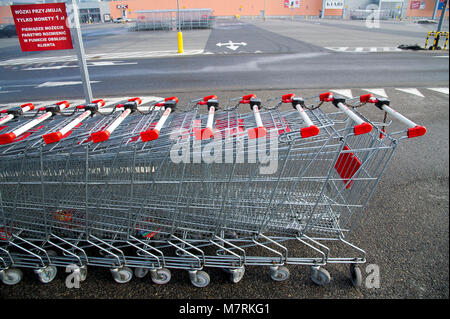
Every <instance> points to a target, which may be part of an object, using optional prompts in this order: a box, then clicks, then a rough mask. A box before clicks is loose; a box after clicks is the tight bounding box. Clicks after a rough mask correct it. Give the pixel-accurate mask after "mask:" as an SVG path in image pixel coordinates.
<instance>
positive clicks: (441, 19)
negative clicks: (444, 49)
mask: <svg viewBox="0 0 450 319" xmlns="http://www.w3.org/2000/svg"><path fill="white" fill-rule="evenodd" d="M447 2H448V1H447V0H445V1H444V4H443V5H442V12H441V18H440V19H439V24H438V27H437V32H440V31H441V29H442V23H443V22H444V17H445V10H446V9H447Z"/></svg>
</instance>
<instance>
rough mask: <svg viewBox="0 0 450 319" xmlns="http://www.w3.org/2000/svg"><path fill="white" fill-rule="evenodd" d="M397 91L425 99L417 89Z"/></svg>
mask: <svg viewBox="0 0 450 319" xmlns="http://www.w3.org/2000/svg"><path fill="white" fill-rule="evenodd" d="M396 90H397V91H402V92H405V93H409V94H413V95H416V96H420V97H425V96H424V95H423V94H422V93H420V91H419V90H418V89H414V88H408V89H397V88H396Z"/></svg>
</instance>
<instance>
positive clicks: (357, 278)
mask: <svg viewBox="0 0 450 319" xmlns="http://www.w3.org/2000/svg"><path fill="white" fill-rule="evenodd" d="M350 279H351V280H352V284H353V287H360V286H361V285H362V274H361V269H360V268H359V267H358V265H357V264H350Z"/></svg>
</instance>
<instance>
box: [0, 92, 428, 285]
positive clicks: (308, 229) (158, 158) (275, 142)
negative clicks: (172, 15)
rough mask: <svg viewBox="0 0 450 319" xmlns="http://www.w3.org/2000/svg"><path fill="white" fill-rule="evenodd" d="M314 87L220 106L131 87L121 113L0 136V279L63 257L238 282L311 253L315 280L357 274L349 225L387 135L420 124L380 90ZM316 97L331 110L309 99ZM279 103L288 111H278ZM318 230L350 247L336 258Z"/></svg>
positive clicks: (391, 137)
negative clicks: (144, 105)
mask: <svg viewBox="0 0 450 319" xmlns="http://www.w3.org/2000/svg"><path fill="white" fill-rule="evenodd" d="M316 98H317V101H315V102H314V103H316V105H314V104H313V105H312V106H311V105H307V104H306V101H305V100H303V99H302V98H299V97H296V96H295V95H294V94H286V95H283V96H282V97H278V98H277V101H278V102H277V104H276V105H275V106H274V107H269V106H268V104H269V103H267V102H266V103H262V101H261V100H259V99H258V98H257V97H256V96H255V95H253V94H248V95H244V96H242V97H239V98H237V99H232V100H231V101H230V103H231V102H233V101H234V102H236V101H237V102H236V103H237V104H236V105H234V106H231V107H229V106H227V107H224V108H220V105H219V100H218V98H217V96H215V95H210V96H206V97H204V98H201V99H196V100H193V101H191V103H190V104H189V105H188V107H187V109H186V110H180V109H178V108H177V107H176V105H177V102H178V99H177V98H176V97H170V98H166V99H161V100H159V101H157V102H155V103H153V104H152V105H151V107H150V109H149V111H147V112H137V101H139V100H137V99H135V100H131V101H126V102H125V103H123V104H124V105H122V108H124V109H125V110H124V111H122V112H119V113H120V114H111V115H109V116H105V117H97V118H96V117H92V118H88V117H89V115H87V116H86V115H84V116H86V118H83V119H82V120H80V116H83V115H79V116H78V117H76V118H75V115H73V116H72V117H70V121H69V122H67V121H65V122H64V123H60V124H59V126H58V127H57V128H56V129H53V130H47V131H49V132H48V133H47V134H50V135H48V136H50V137H51V138H50V140H49V138H48V136H47V139H43V138H42V136H41V138H37V137H35V141H33V143H28V142H27V138H24V139H23V140H21V141H15V142H14V141H13V142H12V143H9V144H5V145H4V146H2V147H1V148H0V154H1V155H0V156H1V162H0V163H1V164H0V165H1V170H0V179H1V180H2V184H1V188H0V196H1V198H0V203H1V212H2V214H1V215H0V217H1V219H0V235H1V237H0V238H1V239H2V242H1V244H2V245H1V249H0V258H1V259H0V261H1V263H0V265H3V266H2V268H1V274H2V275H1V276H2V278H3V281H4V282H5V283H7V284H14V283H17V282H18V281H20V278H21V275H20V271H19V270H17V269H16V268H17V267H29V268H33V269H35V271H36V273H37V274H38V276H39V279H40V280H41V281H42V282H50V281H51V280H52V279H53V278H54V277H55V275H56V267H67V266H69V265H75V266H74V269H75V270H76V271H77V272H78V274H79V276H80V280H82V279H85V278H86V272H87V266H88V265H89V266H101V267H108V268H110V270H111V272H112V274H113V277H114V279H115V280H116V281H117V282H119V283H124V282H128V281H129V280H131V278H132V276H133V270H132V269H134V274H135V275H136V276H138V277H142V276H144V275H145V274H147V273H148V272H150V274H151V276H152V280H153V281H154V282H155V283H157V284H164V283H167V282H168V281H169V280H170V277H171V274H170V271H169V269H184V270H188V271H189V275H190V278H191V281H192V283H193V284H194V285H195V286H198V287H204V286H206V285H207V284H208V283H209V281H210V278H209V275H208V274H207V273H206V272H205V271H204V270H203V269H204V268H207V267H217V268H222V269H224V270H226V271H227V272H228V273H229V274H230V277H231V279H232V281H233V282H238V281H240V280H241V279H242V277H243V275H244V272H245V266H249V265H260V266H267V267H270V275H271V278H272V279H274V280H277V281H282V280H286V279H287V278H288V277H289V270H288V268H287V267H286V265H290V264H292V265H308V266H310V267H311V279H312V280H313V282H315V283H316V284H319V285H324V284H326V283H328V282H329V280H330V275H329V273H328V272H327V271H326V270H325V269H324V268H323V266H324V265H326V264H327V263H349V264H350V265H351V267H350V269H351V278H352V281H353V283H354V284H355V285H356V286H357V285H360V284H361V273H360V271H359V268H358V267H357V265H358V264H360V263H363V262H365V252H364V251H363V250H362V249H360V248H358V247H357V246H356V245H354V244H352V243H350V242H349V241H348V240H347V239H348V236H349V235H350V233H351V231H352V229H353V228H354V226H355V225H356V224H357V222H358V220H359V219H360V218H361V216H362V214H363V211H364V208H365V207H366V205H367V202H368V201H369V199H370V197H371V195H372V194H373V192H374V190H375V187H376V185H377V183H378V181H379V179H380V178H381V176H382V175H383V172H384V170H385V168H386V166H387V164H388V162H389V160H390V158H391V157H392V155H393V153H394V151H395V148H396V146H397V144H398V141H399V140H401V139H403V138H406V137H415V136H420V135H423V134H425V131H426V130H425V128H423V127H421V126H418V125H416V124H415V123H414V122H412V121H410V120H407V119H406V118H405V117H403V116H401V115H399V114H398V113H396V112H395V111H393V110H392V109H391V108H390V106H389V101H387V100H383V99H376V98H374V97H373V96H368V95H365V96H361V97H360V104H358V105H354V106H353V107H351V106H350V107H349V105H348V103H346V101H345V99H343V98H340V97H335V96H333V95H332V94H331V93H329V92H326V93H323V94H321V95H319V96H317V97H316ZM271 101H273V100H271ZM327 102H330V103H332V105H333V106H334V107H336V111H335V112H326V111H324V110H323V108H321V106H322V105H323V104H324V103H327ZM286 103H288V104H290V105H291V106H292V110H289V111H281V110H280V108H279V106H280V105H281V104H286ZM367 103H374V104H375V105H376V106H377V107H378V108H380V109H382V110H383V111H385V112H386V113H388V114H391V115H392V116H394V117H395V118H396V119H399V120H400V121H402V122H403V123H404V124H406V125H407V126H408V129H407V130H402V131H399V132H394V133H388V132H386V129H385V128H386V127H389V123H376V122H373V121H370V120H369V119H368V118H366V117H365V116H364V115H363V114H361V113H360V112H359V107H360V106H362V105H363V104H367ZM100 104H102V103H100ZM245 105H249V106H250V111H251V112H248V111H246V112H245V111H243V110H242V107H243V106H245ZM205 106H206V107H205ZM202 108H204V109H202ZM84 109H85V112H87V111H86V107H84ZM116 113H117V112H116ZM83 114H85V113H83ZM78 122H79V123H78ZM81 122H82V123H83V125H80V126H78V124H80V123H81ZM75 128H76V129H75ZM70 130H73V133H72V134H70V136H65V135H66V134H67V132H68V131H70ZM66 131H67V132H66ZM58 132H59V134H58ZM23 133H25V131H24V132H23ZM405 133H406V134H405ZM30 141H31V140H30ZM38 141H39V142H38ZM21 145H26V146H25V147H24V146H21ZM24 149H26V152H24V151H23V150H24ZM329 242H338V243H342V244H344V245H345V246H346V247H349V248H351V250H352V251H353V255H351V256H350V257H335V256H334V255H332V252H333V251H334V250H332V249H331V248H330V244H329ZM292 247H294V249H293V248H292ZM298 247H300V248H301V249H297V248H298ZM354 251H356V252H357V256H356V257H355V256H354ZM294 252H295V253H294Z"/></svg>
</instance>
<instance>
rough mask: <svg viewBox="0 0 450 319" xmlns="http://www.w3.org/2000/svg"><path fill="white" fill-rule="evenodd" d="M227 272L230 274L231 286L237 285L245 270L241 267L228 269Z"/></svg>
mask: <svg viewBox="0 0 450 319" xmlns="http://www.w3.org/2000/svg"><path fill="white" fill-rule="evenodd" d="M229 272H230V280H231V282H232V283H233V284H237V283H238V282H239V281H241V280H242V278H243V277H244V274H245V268H244V267H241V268H235V269H230V270H229Z"/></svg>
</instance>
